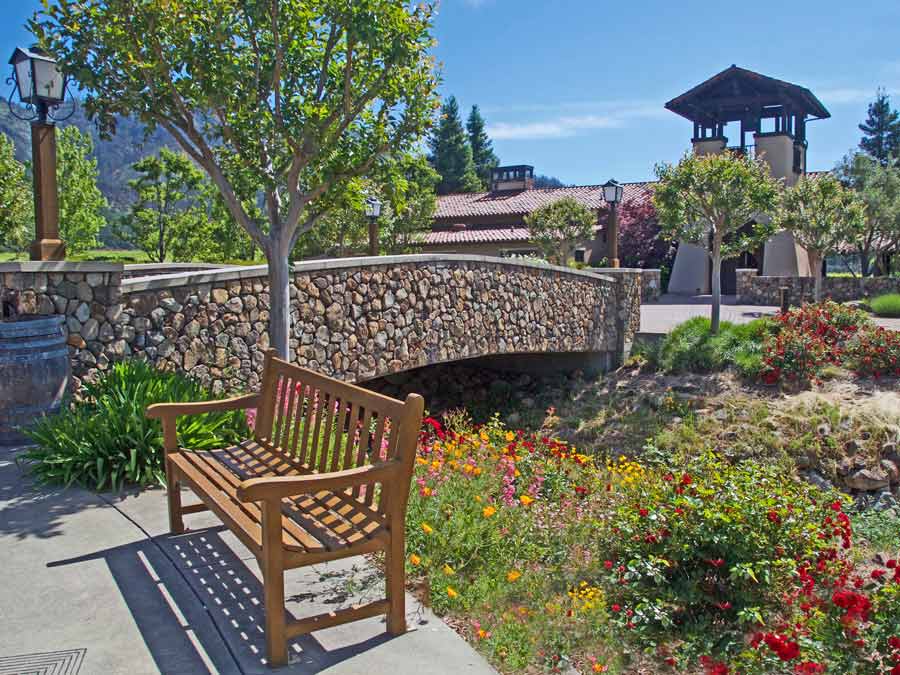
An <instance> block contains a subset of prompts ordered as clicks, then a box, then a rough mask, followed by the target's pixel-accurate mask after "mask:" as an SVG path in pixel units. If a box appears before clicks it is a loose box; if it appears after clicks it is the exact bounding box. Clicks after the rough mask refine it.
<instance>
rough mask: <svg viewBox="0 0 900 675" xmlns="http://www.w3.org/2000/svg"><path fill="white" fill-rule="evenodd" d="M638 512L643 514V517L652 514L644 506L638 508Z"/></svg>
mask: <svg viewBox="0 0 900 675" xmlns="http://www.w3.org/2000/svg"><path fill="white" fill-rule="evenodd" d="M638 513H639V514H640V515H641V518H646V517H647V516H649V515H650V512H649V511H648V510H647V509H644V508H642V509H640V510H638Z"/></svg>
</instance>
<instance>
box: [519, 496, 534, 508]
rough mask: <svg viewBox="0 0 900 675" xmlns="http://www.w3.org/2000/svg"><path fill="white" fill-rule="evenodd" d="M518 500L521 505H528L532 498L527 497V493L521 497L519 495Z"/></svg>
mask: <svg viewBox="0 0 900 675" xmlns="http://www.w3.org/2000/svg"><path fill="white" fill-rule="evenodd" d="M519 501H520V502H522V506H528V505H529V504H530V503H531V502H533V501H534V499H533V498H532V497H529V496H528V495H522V496H521V497H519Z"/></svg>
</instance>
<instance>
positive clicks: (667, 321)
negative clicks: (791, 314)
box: [641, 294, 900, 334]
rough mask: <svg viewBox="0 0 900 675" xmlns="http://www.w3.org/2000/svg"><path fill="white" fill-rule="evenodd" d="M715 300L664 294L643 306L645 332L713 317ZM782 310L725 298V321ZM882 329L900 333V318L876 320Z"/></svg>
mask: <svg viewBox="0 0 900 675" xmlns="http://www.w3.org/2000/svg"><path fill="white" fill-rule="evenodd" d="M711 302H712V298H711V297H710V296H708V295H696V296H690V295H668V294H667V295H663V296H662V297H661V298H660V299H659V300H657V301H656V302H649V303H645V304H642V305H641V332H642V333H657V334H659V333H668V332H670V331H671V330H672V329H673V328H675V326H677V325H678V324H680V323H682V322H683V321H687V320H688V319H690V318H691V317H695V316H709V311H710V305H711ZM777 311H778V307H771V306H764V305H740V304H738V303H737V300H736V299H735V296H733V295H725V296H722V320H723V321H731V322H732V323H748V322H750V321H752V320H753V319H758V318H760V317H761V316H772V315H774V314H775V313H776V312H777ZM872 320H873V321H874V322H875V323H877V324H878V325H880V326H884V327H885V328H890V329H891V330H900V319H882V318H879V317H872Z"/></svg>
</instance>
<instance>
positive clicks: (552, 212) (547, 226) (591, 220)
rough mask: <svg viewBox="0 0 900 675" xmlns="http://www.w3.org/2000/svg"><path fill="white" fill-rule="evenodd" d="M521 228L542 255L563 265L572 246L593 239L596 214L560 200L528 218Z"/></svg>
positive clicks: (569, 200) (576, 203)
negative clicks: (525, 230) (526, 231)
mask: <svg viewBox="0 0 900 675" xmlns="http://www.w3.org/2000/svg"><path fill="white" fill-rule="evenodd" d="M525 224H526V225H527V226H528V235H529V237H530V238H531V240H532V241H533V242H534V243H535V244H537V246H538V247H539V248H540V249H541V251H542V252H543V254H544V255H545V256H546V257H547V258H548V259H549V260H551V261H552V262H555V263H556V264H558V265H565V264H566V263H568V262H569V257H570V256H571V255H572V251H573V250H574V249H575V246H576V245H578V243H579V242H582V241H587V240H588V239H590V238H591V237H592V236H593V234H594V227H596V225H597V213H596V212H595V211H592V210H591V209H589V208H588V207H586V206H585V205H584V204H582V203H581V202H579V201H578V200H576V199H575V198H573V197H563V198H562V199H557V200H556V201H555V202H551V203H549V204H547V205H546V206H542V207H541V208H539V209H537V210H536V211H533V212H531V213H530V214H528V215H527V216H526V217H525Z"/></svg>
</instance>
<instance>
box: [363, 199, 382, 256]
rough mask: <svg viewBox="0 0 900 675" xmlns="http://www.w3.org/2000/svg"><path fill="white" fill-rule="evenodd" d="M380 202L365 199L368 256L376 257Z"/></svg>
mask: <svg viewBox="0 0 900 675" xmlns="http://www.w3.org/2000/svg"><path fill="white" fill-rule="evenodd" d="M380 215H381V202H380V201H378V198H377V197H367V198H366V217H368V219H369V255H378V217H379V216H380Z"/></svg>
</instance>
